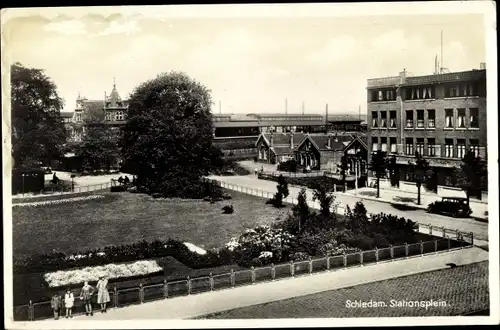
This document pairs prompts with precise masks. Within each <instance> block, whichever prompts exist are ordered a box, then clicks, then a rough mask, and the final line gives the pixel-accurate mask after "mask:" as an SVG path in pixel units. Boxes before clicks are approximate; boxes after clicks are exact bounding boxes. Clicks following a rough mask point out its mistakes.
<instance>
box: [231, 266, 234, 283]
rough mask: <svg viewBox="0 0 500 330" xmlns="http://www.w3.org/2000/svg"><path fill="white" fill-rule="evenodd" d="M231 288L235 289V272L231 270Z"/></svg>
mask: <svg viewBox="0 0 500 330" xmlns="http://www.w3.org/2000/svg"><path fill="white" fill-rule="evenodd" d="M231 287H234V270H233V269H232V268H231Z"/></svg>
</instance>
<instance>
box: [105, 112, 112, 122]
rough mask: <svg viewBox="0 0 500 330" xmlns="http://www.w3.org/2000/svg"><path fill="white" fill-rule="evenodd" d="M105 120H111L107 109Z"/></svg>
mask: <svg viewBox="0 0 500 330" xmlns="http://www.w3.org/2000/svg"><path fill="white" fill-rule="evenodd" d="M106 120H108V121H109V120H111V113H109V112H108V111H106Z"/></svg>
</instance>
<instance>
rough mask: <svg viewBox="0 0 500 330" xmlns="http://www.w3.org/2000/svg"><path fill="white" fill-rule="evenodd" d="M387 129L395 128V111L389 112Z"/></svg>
mask: <svg viewBox="0 0 500 330" xmlns="http://www.w3.org/2000/svg"><path fill="white" fill-rule="evenodd" d="M389 118H390V119H389V121H390V123H389V127H390V128H396V111H391V112H389Z"/></svg>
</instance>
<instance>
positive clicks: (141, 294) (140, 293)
mask: <svg viewBox="0 0 500 330" xmlns="http://www.w3.org/2000/svg"><path fill="white" fill-rule="evenodd" d="M139 300H140V302H141V304H142V303H144V287H143V286H142V283H139Z"/></svg>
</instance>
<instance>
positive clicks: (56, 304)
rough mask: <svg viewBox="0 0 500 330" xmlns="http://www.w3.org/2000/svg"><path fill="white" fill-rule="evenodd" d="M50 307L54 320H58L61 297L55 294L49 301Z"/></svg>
mask: <svg viewBox="0 0 500 330" xmlns="http://www.w3.org/2000/svg"><path fill="white" fill-rule="evenodd" d="M50 307H52V310H53V311H54V319H56V320H58V319H59V309H60V308H61V297H60V296H59V295H58V294H57V293H56V292H55V293H54V295H53V296H52V300H51V301H50Z"/></svg>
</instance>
